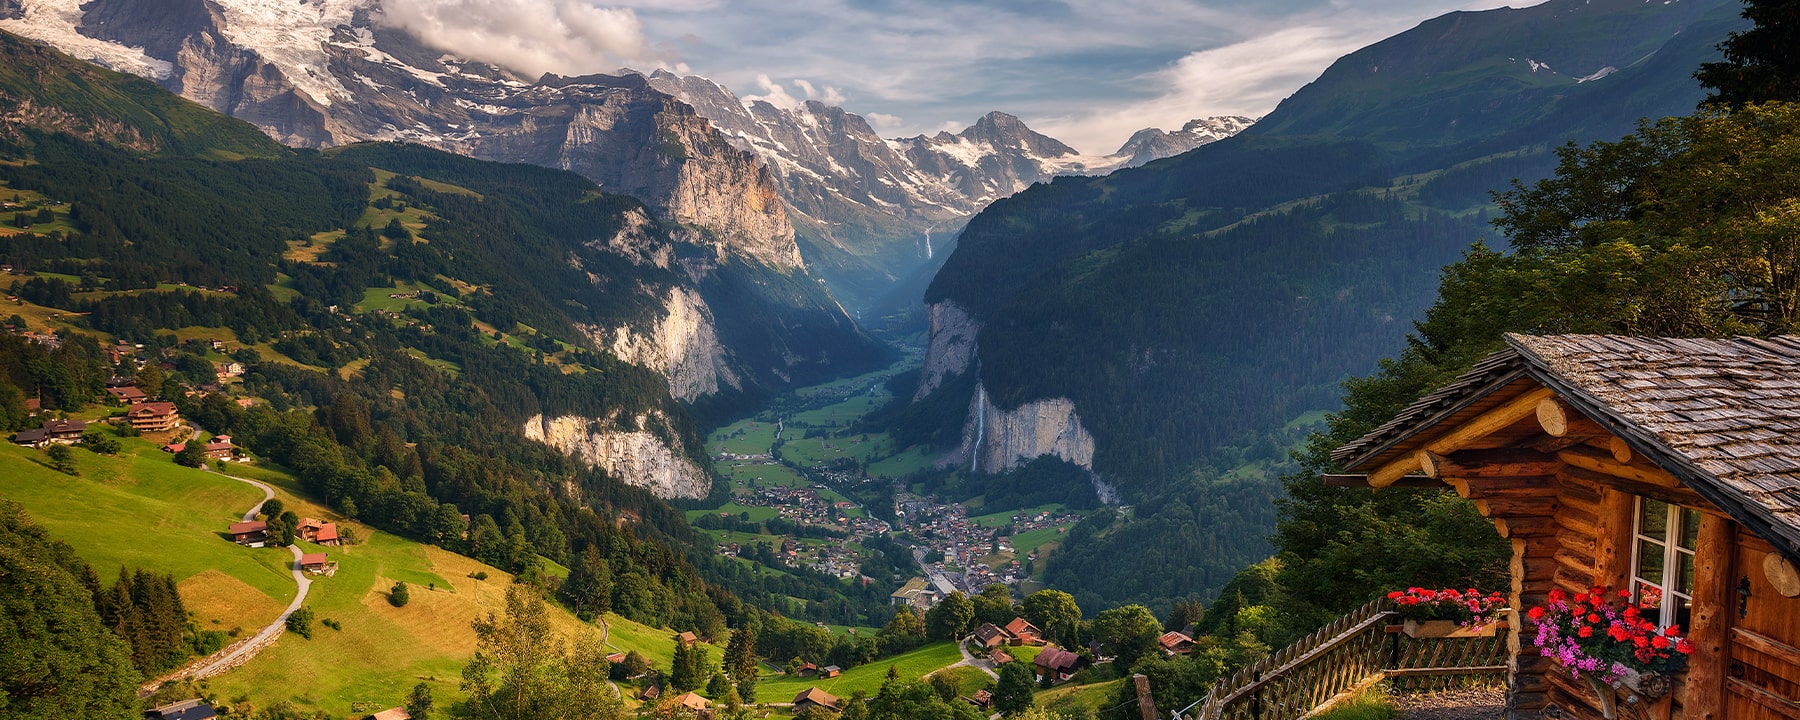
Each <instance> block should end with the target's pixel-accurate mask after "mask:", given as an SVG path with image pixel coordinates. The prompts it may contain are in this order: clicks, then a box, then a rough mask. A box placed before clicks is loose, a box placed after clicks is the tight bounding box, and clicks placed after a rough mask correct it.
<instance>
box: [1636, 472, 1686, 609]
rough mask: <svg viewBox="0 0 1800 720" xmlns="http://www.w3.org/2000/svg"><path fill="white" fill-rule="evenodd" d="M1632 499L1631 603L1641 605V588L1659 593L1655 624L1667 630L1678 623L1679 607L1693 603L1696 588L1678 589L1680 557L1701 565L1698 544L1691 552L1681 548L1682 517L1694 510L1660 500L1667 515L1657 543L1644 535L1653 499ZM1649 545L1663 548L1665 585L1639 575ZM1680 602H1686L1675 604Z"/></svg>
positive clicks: (1640, 497) (1639, 497)
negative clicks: (1648, 505)
mask: <svg viewBox="0 0 1800 720" xmlns="http://www.w3.org/2000/svg"><path fill="white" fill-rule="evenodd" d="M1633 500H1634V502H1633V503H1632V505H1631V601H1632V603H1634V604H1638V605H1642V603H1643V598H1642V597H1640V596H1639V589H1640V588H1641V587H1642V586H1645V585H1649V586H1651V587H1655V588H1657V589H1658V590H1660V591H1661V592H1662V599H1661V606H1660V607H1658V608H1657V610H1656V614H1657V617H1656V624H1657V625H1658V626H1661V627H1667V626H1669V625H1673V624H1675V621H1676V611H1677V609H1678V608H1679V607H1680V606H1682V605H1684V604H1685V605H1687V606H1688V607H1692V606H1693V602H1694V596H1693V588H1688V591H1687V592H1682V591H1681V590H1679V589H1678V588H1679V587H1680V583H1681V556H1683V555H1686V556H1688V558H1690V560H1689V561H1690V562H1693V563H1698V562H1699V557H1698V554H1697V551H1698V549H1699V547H1698V546H1699V543H1698V542H1696V543H1695V547H1694V548H1692V549H1689V548H1683V547H1681V535H1682V529H1683V528H1682V523H1683V522H1684V521H1685V518H1684V517H1683V514H1684V511H1691V508H1684V507H1682V506H1680V505H1677V504H1675V503H1671V502H1663V501H1661V500H1657V502H1663V504H1664V505H1666V506H1667V510H1666V512H1667V513H1668V515H1667V517H1666V518H1665V519H1664V521H1663V527H1664V532H1663V535H1664V537H1663V539H1661V540H1658V539H1656V538H1653V537H1650V536H1648V535H1645V534H1644V503H1645V501H1647V500H1654V498H1646V497H1643V496H1637V497H1634V498H1633ZM1697 520H1698V519H1697V518H1696V521H1697ZM1646 542H1648V543H1653V544H1660V545H1662V546H1663V547H1662V550H1663V551H1662V562H1663V564H1662V582H1651V581H1649V580H1647V579H1645V578H1644V577H1643V575H1642V574H1641V573H1640V569H1641V568H1642V567H1643V564H1642V561H1643V558H1642V554H1643V551H1644V543H1646ZM1677 599H1679V600H1683V601H1686V602H1685V603H1682V602H1676V600H1677ZM1684 629H1685V628H1684Z"/></svg>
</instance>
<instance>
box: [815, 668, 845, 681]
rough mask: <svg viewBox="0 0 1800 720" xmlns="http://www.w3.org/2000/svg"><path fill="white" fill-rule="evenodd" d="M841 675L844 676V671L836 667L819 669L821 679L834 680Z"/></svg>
mask: <svg viewBox="0 0 1800 720" xmlns="http://www.w3.org/2000/svg"><path fill="white" fill-rule="evenodd" d="M842 674H844V669H843V668H841V667H838V666H836V665H826V666H825V667H822V668H819V677H822V678H834V677H837V676H839V675H842Z"/></svg>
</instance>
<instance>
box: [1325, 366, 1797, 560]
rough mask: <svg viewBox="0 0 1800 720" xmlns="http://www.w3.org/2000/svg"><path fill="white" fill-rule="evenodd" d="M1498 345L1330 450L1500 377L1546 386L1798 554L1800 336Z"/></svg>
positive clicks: (1406, 426) (1418, 416) (1354, 448)
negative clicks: (1434, 388)
mask: <svg viewBox="0 0 1800 720" xmlns="http://www.w3.org/2000/svg"><path fill="white" fill-rule="evenodd" d="M1506 339H1507V343H1508V345H1509V347H1508V349H1506V350H1502V351H1500V352H1498V353H1495V354H1494V355H1493V356H1490V357H1489V358H1488V359H1486V360H1484V361H1482V362H1481V363H1480V364H1478V365H1476V367H1475V369H1473V370H1471V372H1470V373H1469V374H1467V375H1464V376H1463V377H1461V378H1458V379H1457V380H1456V381H1455V382H1453V383H1451V384H1450V385H1448V386H1445V387H1444V388H1443V389H1442V390H1439V391H1437V392H1434V393H1432V394H1430V395H1427V396H1426V397H1424V398H1421V399H1420V400H1419V401H1418V402H1417V403H1414V404H1413V405H1412V406H1410V407H1408V408H1407V409H1406V410H1404V411H1402V412H1401V413H1400V415H1399V416H1398V417H1396V418H1395V419H1394V420H1393V421H1391V422H1389V423H1387V424H1386V425H1383V426H1382V427H1380V428H1377V429H1376V430H1375V431H1374V432H1371V433H1369V434H1368V435H1367V436H1364V437H1363V438H1361V439H1359V440H1357V441H1356V442H1353V443H1350V444H1348V445H1345V446H1344V447H1342V448H1339V449H1338V450H1337V451H1336V452H1334V453H1333V454H1332V457H1333V459H1335V460H1338V461H1339V462H1344V463H1346V464H1359V463H1362V462H1363V461H1365V460H1367V459H1368V458H1370V457H1373V456H1375V455H1376V454H1378V453H1380V452H1381V451H1382V450H1384V449H1386V448H1387V447H1391V446H1392V445H1394V444H1395V443H1398V442H1400V441H1401V440H1403V439H1404V438H1406V437H1409V436H1411V435H1412V434H1414V433H1417V432H1419V431H1421V430H1424V429H1425V428H1427V427H1430V426H1431V425H1433V424H1434V423H1435V421H1436V420H1437V419H1438V418H1439V417H1440V416H1442V415H1443V414H1444V410H1445V409H1446V408H1453V407H1466V406H1468V405H1469V404H1471V403H1473V402H1475V401H1477V400H1479V399H1481V398H1482V397H1483V396H1485V395H1487V394H1490V393H1492V392H1493V391H1494V390H1497V389H1499V388H1500V387H1503V386H1505V385H1506V384H1509V383H1510V382H1511V380H1508V379H1506V375H1507V374H1508V373H1511V372H1514V371H1512V370H1507V368H1509V367H1511V368H1517V372H1520V373H1523V374H1525V375H1527V376H1529V377H1530V378H1531V379H1532V380H1535V381H1537V382H1539V383H1542V384H1543V385H1544V386H1546V387H1549V388H1550V389H1551V390H1553V391H1555V392H1556V394H1557V395H1558V396H1559V397H1561V398H1562V399H1563V400H1565V401H1567V402H1568V403H1569V404H1570V405H1572V406H1574V407H1575V408H1576V409H1577V410H1580V411H1581V413H1582V414H1584V415H1586V416H1587V417H1589V418H1592V419H1593V420H1594V421H1596V422H1598V423H1600V424H1601V425H1602V426H1604V427H1606V429H1607V430H1608V431H1610V432H1612V433H1614V434H1615V435H1618V436H1619V437H1620V438H1622V439H1624V440H1625V441H1626V443H1627V444H1628V445H1630V446H1631V447H1632V449H1633V450H1634V451H1636V452H1640V453H1643V454H1644V455H1645V456H1646V457H1647V458H1649V459H1651V460H1652V461H1654V462H1655V463H1656V464H1657V465H1659V466H1661V467H1663V468H1664V469H1666V470H1668V471H1669V472H1670V473H1671V474H1673V475H1675V476H1676V477H1677V478H1680V479H1681V480H1682V482H1683V483H1685V484H1686V485H1687V486H1688V487H1689V488H1691V489H1693V490H1694V491H1695V492H1697V493H1699V494H1700V495H1701V496H1702V497H1704V498H1706V500H1707V501H1708V502H1711V503H1713V504H1714V505H1717V506H1718V507H1719V508H1720V509H1721V510H1724V511H1725V512H1726V513H1728V514H1730V515H1731V516H1732V517H1733V518H1734V519H1736V520H1737V521H1738V522H1741V523H1743V524H1744V525H1745V526H1746V527H1747V528H1748V529H1750V530H1751V531H1753V532H1755V533H1756V534H1758V535H1760V536H1762V537H1763V538H1764V539H1766V540H1768V541H1769V542H1770V543H1772V544H1774V545H1775V546H1776V547H1778V548H1781V549H1782V551H1783V552H1784V553H1785V554H1787V555H1788V556H1790V557H1800V337H1793V336H1783V337H1775V338H1741V337H1740V338H1641V337H1626V336H1618V335H1548V336H1530V335H1508V336H1507V338H1506Z"/></svg>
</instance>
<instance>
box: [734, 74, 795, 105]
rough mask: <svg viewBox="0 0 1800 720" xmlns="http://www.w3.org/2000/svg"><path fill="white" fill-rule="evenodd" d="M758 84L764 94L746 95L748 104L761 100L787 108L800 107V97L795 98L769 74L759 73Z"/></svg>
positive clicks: (745, 102)
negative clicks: (771, 78) (770, 77)
mask: <svg viewBox="0 0 1800 720" xmlns="http://www.w3.org/2000/svg"><path fill="white" fill-rule="evenodd" d="M756 86H757V87H759V88H762V91H763V94H761V95H745V96H744V104H746V105H748V104H750V103H753V102H756V101H758V100H761V101H763V102H766V103H768V104H770V105H774V106H775V107H778V108H782V109H785V110H792V109H794V108H797V107H800V100H799V99H798V98H795V97H794V96H793V95H792V94H791V93H789V92H788V91H787V88H785V87H783V86H782V85H781V84H780V83H777V82H775V81H774V80H770V79H769V76H767V75H757V76H756Z"/></svg>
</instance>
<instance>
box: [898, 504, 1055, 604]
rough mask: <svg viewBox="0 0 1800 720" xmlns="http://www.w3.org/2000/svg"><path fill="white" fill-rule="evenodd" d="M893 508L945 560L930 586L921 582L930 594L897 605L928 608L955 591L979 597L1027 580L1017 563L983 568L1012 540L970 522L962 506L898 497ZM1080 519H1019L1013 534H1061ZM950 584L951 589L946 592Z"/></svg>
mask: <svg viewBox="0 0 1800 720" xmlns="http://www.w3.org/2000/svg"><path fill="white" fill-rule="evenodd" d="M894 506H895V509H894V514H895V516H896V517H897V518H898V519H899V520H900V525H901V527H902V529H904V530H906V531H907V532H909V533H911V534H912V535H913V537H916V538H918V539H919V541H920V542H921V543H922V544H923V546H924V549H926V550H928V551H939V552H942V553H943V559H942V560H940V561H934V562H932V563H930V564H929V565H928V569H929V570H931V571H935V572H932V573H931V574H932V577H931V578H930V580H929V581H925V579H924V578H920V579H919V580H920V581H925V582H926V586H927V587H926V588H924V590H926V592H914V593H909V594H908V595H907V596H906V597H904V598H901V597H899V594H898V593H896V599H895V604H901V603H902V602H910V603H917V602H920V600H918V598H925V599H924V600H923V602H925V603H926V604H927V606H929V604H932V603H935V602H937V601H938V600H942V599H943V598H944V597H947V596H948V595H949V594H950V593H951V592H953V591H957V590H960V591H962V592H963V593H965V594H970V593H976V592H980V591H981V589H982V588H984V587H987V586H988V585H991V584H994V583H999V584H1002V585H1008V586H1011V585H1016V584H1018V582H1019V581H1020V580H1022V579H1024V577H1025V575H1024V572H1023V568H1022V566H1021V564H1020V562H1019V560H1018V558H1017V557H1015V558H1013V559H1012V560H1009V561H1007V562H1005V563H1001V564H998V565H997V566H991V565H989V564H987V563H983V562H980V560H982V559H983V558H987V557H989V556H991V555H994V554H996V553H1005V552H1013V551H1014V549H1013V547H1012V546H1011V544H1010V541H1011V537H1010V536H1002V535H1001V532H1002V531H1003V530H1005V528H1000V527H989V526H985V525H981V524H979V523H976V522H973V521H971V520H969V517H968V510H967V509H966V508H964V507H963V506H962V504H961V503H949V504H943V503H939V502H937V500H936V499H935V498H931V497H920V496H917V495H911V494H906V493H902V494H899V495H896V496H895V499H894ZM1077 519H1079V517H1078V516H1076V515H1074V514H1072V513H1067V512H1064V513H1049V512H1035V513H1020V514H1018V515H1014V516H1013V517H1012V520H1011V525H1012V533H1013V534H1015V535H1016V534H1019V533H1024V532H1028V531H1031V530H1038V529H1042V528H1051V527H1054V528H1059V532H1060V528H1061V527H1062V526H1064V525H1067V524H1069V523H1071V522H1074V521H1075V520H1077ZM1033 557H1034V558H1035V555H1034V556H1033ZM952 566H954V567H955V568H960V569H961V570H960V572H953V571H951V567H952ZM946 580H947V581H948V583H949V587H942V586H943V585H944V581H946ZM902 590H903V591H904V590H905V589H904V588H903V589H902Z"/></svg>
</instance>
